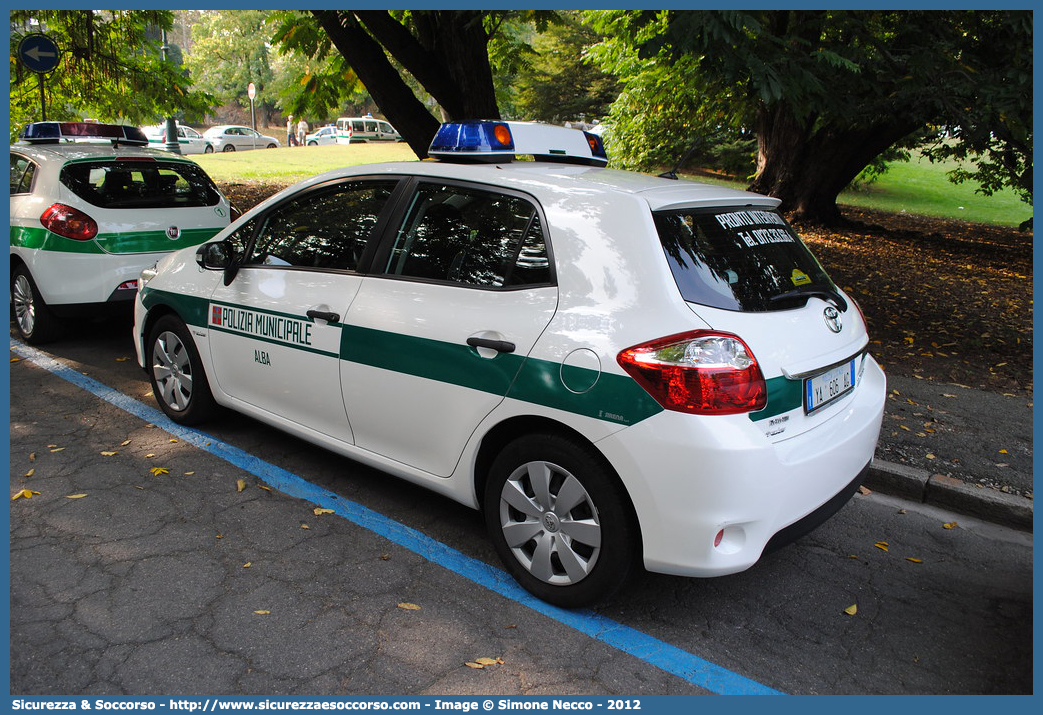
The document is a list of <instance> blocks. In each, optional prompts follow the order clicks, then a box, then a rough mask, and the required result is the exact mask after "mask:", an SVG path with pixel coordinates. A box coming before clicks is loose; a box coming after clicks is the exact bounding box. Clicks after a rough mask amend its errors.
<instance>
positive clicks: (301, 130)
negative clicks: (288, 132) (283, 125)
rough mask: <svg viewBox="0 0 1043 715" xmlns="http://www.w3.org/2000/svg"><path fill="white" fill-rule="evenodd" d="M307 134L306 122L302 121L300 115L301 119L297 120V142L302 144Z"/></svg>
mask: <svg viewBox="0 0 1043 715" xmlns="http://www.w3.org/2000/svg"><path fill="white" fill-rule="evenodd" d="M307 136H308V123H307V122H306V121H304V117H301V121H299V122H297V144H298V145H300V146H304V139H305V137H307Z"/></svg>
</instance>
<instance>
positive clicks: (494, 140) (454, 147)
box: [431, 122, 514, 155]
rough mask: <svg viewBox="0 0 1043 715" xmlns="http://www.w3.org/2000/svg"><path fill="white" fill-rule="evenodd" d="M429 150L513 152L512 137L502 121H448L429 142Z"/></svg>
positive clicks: (488, 152)
mask: <svg viewBox="0 0 1043 715" xmlns="http://www.w3.org/2000/svg"><path fill="white" fill-rule="evenodd" d="M431 152H480V153H483V154H492V153H497V154H511V155H513V154H514V138H513V137H512V136H511V131H510V129H509V128H508V126H507V125H506V124H504V123H503V122H450V123H447V124H443V125H442V126H441V128H439V130H438V133H437V134H435V138H434V140H432V142H431Z"/></svg>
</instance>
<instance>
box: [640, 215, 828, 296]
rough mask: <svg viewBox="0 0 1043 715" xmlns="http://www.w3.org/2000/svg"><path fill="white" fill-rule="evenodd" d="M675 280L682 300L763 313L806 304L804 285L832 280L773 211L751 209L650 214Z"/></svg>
mask: <svg viewBox="0 0 1043 715" xmlns="http://www.w3.org/2000/svg"><path fill="white" fill-rule="evenodd" d="M653 216H654V219H655V225H656V229H657V230H658V232H659V239H660V241H661V242H662V245H663V250H664V252H665V254H666V259H667V262H668V263H669V264H670V269H671V271H672V272H673V275H674V280H675V281H676V282H677V287H678V289H680V291H681V295H682V296H683V297H684V299H685V300H686V301H689V302H691V303H697V304H699V305H706V306H710V307H713V308H723V309H725V310H738V311H751V312H752V311H767V310H781V309H785V308H793V307H795V305H799V304H803V303H804V302H806V297H805V298H804V299H803V300H800V299H799V298H793V299H789V298H784V297H783V296H785V295H793V294H794V292H795V291H800V289H801V288H802V287H805V286H808V287H810V286H825V287H828V288H830V289H833V290H835V286H834V285H833V282H832V281H831V280H830V279H829V276H828V275H827V274H826V272H825V271H824V270H823V269H822V266H820V265H819V263H818V261H817V260H815V257H814V256H813V255H812V254H811V251H809V250H808V248H807V247H806V246H805V245H804V243H803V242H802V241H801V240H800V237H799V236H798V235H797V233H796V232H795V231H794V230H793V228H792V227H791V226H790V225H789V224H788V223H786V220H785V219H784V218H783V217H782V216H781V215H780V214H778V213H777V212H775V211H769V210H765V209H755V208H750V207H744V208H735V209H715V210H699V211H696V210H681V211H664V212H658V213H655V214H653Z"/></svg>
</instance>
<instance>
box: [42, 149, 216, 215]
mask: <svg viewBox="0 0 1043 715" xmlns="http://www.w3.org/2000/svg"><path fill="white" fill-rule="evenodd" d="M61 182H62V184H64V185H65V186H66V187H68V188H69V190H71V191H72V192H73V193H74V194H76V195H77V196H79V197H80V198H81V199H84V200H85V201H88V202H90V203H91V204H93V205H95V206H98V207H101V208H107V209H121V208H133V209H165V208H187V207H199V206H216V205H217V204H218V203H219V202H220V201H221V193H220V192H219V191H218V190H217V187H216V186H214V182H212V181H211V180H210V177H209V176H207V175H206V172H204V171H203V170H202V169H201V168H200V167H198V166H196V165H195V164H189V163H182V162H165V161H151V160H146V161H119V160H113V159H109V160H103V159H99V160H97V161H82V162H76V163H72V164H66V165H65V166H64V167H62V172H61Z"/></svg>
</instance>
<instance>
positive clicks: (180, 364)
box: [145, 315, 217, 425]
mask: <svg viewBox="0 0 1043 715" xmlns="http://www.w3.org/2000/svg"><path fill="white" fill-rule="evenodd" d="M145 349H146V353H145V354H146V355H147V356H148V359H149V369H148V374H149V381H150V382H151V383H152V393H153V394H154V395H155V396H156V401H157V402H159V406H160V408H162V410H163V412H165V413H166V415H167V416H168V417H169V418H170V419H172V420H174V421H175V422H177V423H179V424H183V425H192V424H198V423H199V422H202V421H204V420H206V419H208V418H209V417H211V416H213V414H214V412H215V411H216V408H217V406H216V403H215V402H214V396H213V394H212V393H211V392H210V383H209V382H207V379H206V374H205V373H204V372H203V364H202V361H201V360H200V359H199V352H198V351H197V350H196V346H195V342H194V341H193V340H192V336H191V335H190V334H189V331H188V327H187V326H186V325H185V324H184V322H182V321H181V319H180V318H178V317H176V316H173V315H165V316H163V317H162V318H160V319H159V320H158V321H156V324H155V325H154V326H153V327H152V330H151V331H150V332H149V338H148V342H147V343H146V345H145Z"/></svg>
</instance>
